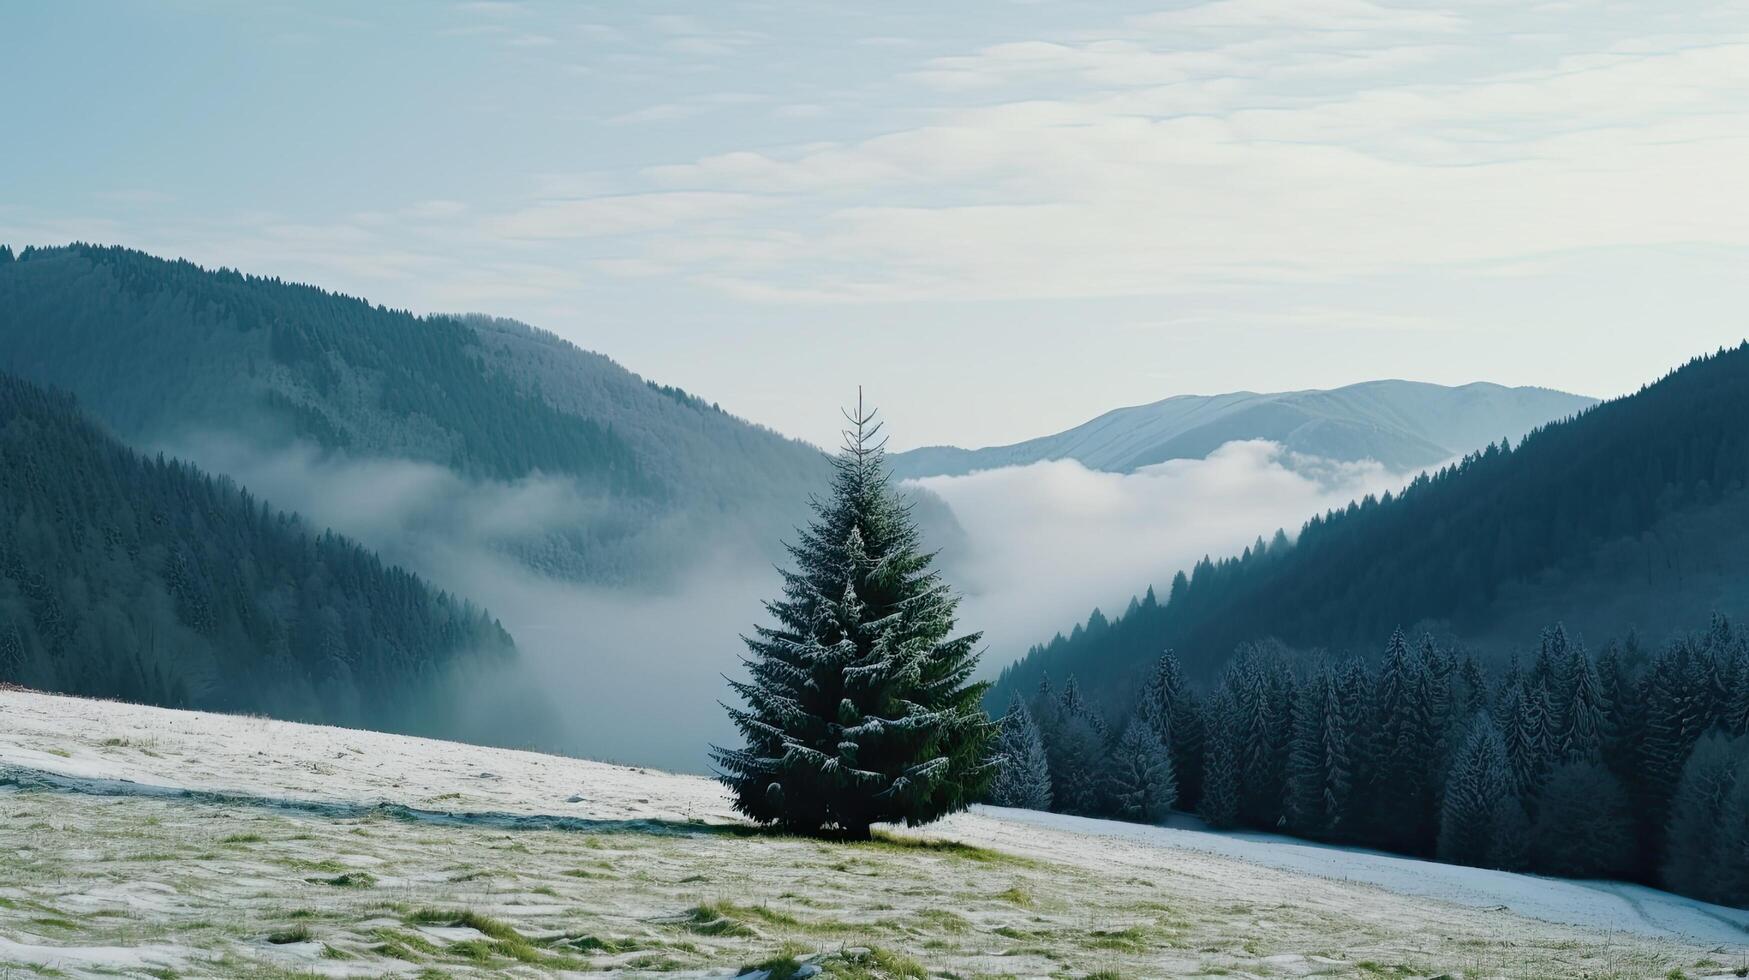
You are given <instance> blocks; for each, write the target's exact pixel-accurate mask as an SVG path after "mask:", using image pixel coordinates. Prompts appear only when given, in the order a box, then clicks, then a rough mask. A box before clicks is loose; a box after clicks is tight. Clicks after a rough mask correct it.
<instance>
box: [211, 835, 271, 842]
mask: <svg viewBox="0 0 1749 980" xmlns="http://www.w3.org/2000/svg"><path fill="white" fill-rule="evenodd" d="M266 841H267V838H265V837H263V836H261V835H260V834H232V835H231V836H229V837H223V838H220V839H219V843H221V844H262V843H265V842H266Z"/></svg>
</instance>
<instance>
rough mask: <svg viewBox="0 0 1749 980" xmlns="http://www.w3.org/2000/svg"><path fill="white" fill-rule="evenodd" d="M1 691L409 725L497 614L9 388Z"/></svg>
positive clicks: (2, 390) (49, 397)
mask: <svg viewBox="0 0 1749 980" xmlns="http://www.w3.org/2000/svg"><path fill="white" fill-rule="evenodd" d="M0 460H4V465H0V681H11V682H18V683H24V684H30V685H33V686H38V687H43V688H49V689H54V690H62V691H73V692H78V693H84V694H99V695H109V696H122V697H129V698H134V699H139V700H146V701H154V702H157V703H161V704H181V705H193V706H200V707H209V708H218V709H223V710H231V711H262V712H270V713H273V714H278V715H281V716H284V717H292V718H307V719H312V720H324V721H331V722H336V723H342V724H370V725H377V726H386V727H391V728H397V727H399V728H405V727H407V726H409V725H413V724H415V719H414V717H413V715H414V713H413V712H412V711H411V709H412V708H413V707H414V706H415V705H421V704H424V703H426V702H425V699H426V698H428V697H430V696H431V695H432V694H433V693H434V690H435V689H436V688H437V687H439V686H441V684H442V682H443V681H444V680H445V678H447V677H448V674H449V671H450V669H451V668H452V667H455V666H457V665H458V664H464V663H465V664H479V665H502V664H504V663H506V662H507V661H508V659H509V658H510V657H512V656H513V655H514V650H513V648H512V646H511V641H510V637H509V636H508V635H507V634H506V633H505V632H504V631H503V629H501V628H500V627H499V626H498V624H497V623H496V622H495V621H494V620H492V619H491V618H490V617H489V616H487V615H486V614H485V613H484V612H483V611H481V610H479V609H477V608H475V607H473V606H472V605H470V604H468V603H467V602H465V601H463V600H460V599H457V598H453V597H451V596H448V595H445V594H443V593H441V592H436V591H434V590H432V589H430V588H429V587H427V586H426V584H425V583H424V582H422V581H421V580H420V579H419V578H417V577H416V576H414V575H412V574H409V573H408V572H405V571H403V570H401V569H399V568H395V567H391V566H385V565H384V564H383V563H382V562H381V561H379V560H378V559H377V557H376V556H375V555H373V554H371V553H370V552H368V551H366V550H365V549H363V548H361V547H359V546H358V545H356V544H354V543H352V542H351V541H348V540H346V539H344V538H340V537H337V536H335V535H332V534H323V535H316V534H313V533H311V531H310V530H309V529H307V528H305V527H304V526H303V525H302V524H301V523H300V522H299V521H298V519H297V518H295V517H292V516H289V515H286V514H283V513H280V512H277V511H274V510H272V509H271V508H269V507H268V506H267V505H266V504H265V503H263V502H261V501H259V500H257V499H256V498H254V497H252V496H250V495H249V494H248V493H247V492H246V491H244V490H242V489H240V488H239V487H237V486H236V485H235V484H233V483H231V482H230V481H228V480H225V479H222V478H214V477H211V476H208V475H206V474H204V473H202V472H201V471H199V470H197V469H195V468H194V467H192V466H189V465H187V464H185V463H181V462H177V461H174V460H165V459H163V458H158V459H147V458H143V457H141V456H140V455H138V454H136V453H134V452H132V451H131V450H129V449H127V448H126V447H124V446H121V445H120V444H118V443H117V442H116V441H115V440H114V439H112V438H110V437H109V436H108V435H106V434H104V433H103V432H102V431H101V430H100V429H99V428H98V426H97V425H96V424H94V423H92V422H91V421H90V420H88V419H87V418H86V417H85V416H84V415H83V414H81V413H80V411H79V410H78V408H77V406H76V405H75V404H74V402H73V400H72V399H71V398H69V397H67V396H64V395H59V394H53V393H49V392H45V391H43V390H42V389H40V388H37V387H35V386H33V385H30V384H27V383H25V382H23V381H20V380H18V379H17V378H14V377H12V376H10V375H6V374H3V373H0Z"/></svg>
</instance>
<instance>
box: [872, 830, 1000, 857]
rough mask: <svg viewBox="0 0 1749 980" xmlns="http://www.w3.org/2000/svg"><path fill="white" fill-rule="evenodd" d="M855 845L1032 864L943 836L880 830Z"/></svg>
mask: <svg viewBox="0 0 1749 980" xmlns="http://www.w3.org/2000/svg"><path fill="white" fill-rule="evenodd" d="M851 846H852V847H872V848H877V849H880V850H887V851H905V852H912V853H915V852H919V851H920V852H923V853H925V854H942V855H946V856H948V857H956V858H960V859H962V860H966V861H976V862H978V863H979V864H1031V863H1033V862H1032V861H1030V860H1029V859H1027V858H1023V857H1018V856H1016V855H1013V854H1004V853H1002V852H1001V851H994V850H991V849H990V848H988V847H979V846H977V845H975V844H964V843H961V842H960V841H957V840H943V839H941V838H939V837H908V836H906V835H903V834H895V833H892V832H891V831H886V830H877V831H875V832H874V834H873V836H871V837H870V838H869V839H868V840H866V841H859V842H857V843H855V844H852V845H851Z"/></svg>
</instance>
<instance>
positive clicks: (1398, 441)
mask: <svg viewBox="0 0 1749 980" xmlns="http://www.w3.org/2000/svg"><path fill="white" fill-rule="evenodd" d="M1594 403H1595V399H1591V398H1585V397H1582V396H1579V395H1569V394H1566V393H1564V392H1559V391H1551V390H1549V389H1547V388H1506V387H1502V386H1500V385H1495V384H1468V385H1463V386H1461V387H1457V388H1447V387H1444V386H1441V385H1433V384H1423V383H1419V382H1413V381H1371V382H1366V383H1364V384H1356V385H1349V386H1348V387H1346V388H1337V389H1334V390H1331V391H1289V392H1279V393H1275V394H1256V393H1254V392H1249V391H1241V392H1234V393H1232V394H1225V395H1180V396H1178V397H1175V398H1168V399H1165V400H1164V401H1158V402H1154V403H1153V404H1151V405H1137V406H1134V407H1131V408H1120V409H1117V410H1115V411H1111V412H1107V413H1105V414H1104V415H1101V416H1099V417H1098V418H1096V419H1093V420H1092V421H1090V422H1087V423H1085V424H1083V425H1078V426H1076V427H1075V428H1073V429H1069V430H1067V431H1065V432H1059V433H1057V434H1055V435H1050V436H1044V437H1041V438H1038V439H1031V440H1028V441H1026V442H1021V443H1016V444H1014V445H1011V446H995V447H991V448H988V449H959V448H955V447H952V446H930V447H926V448H922V449H914V450H911V451H909V452H904V453H896V454H894V456H893V458H892V459H893V472H894V473H895V474H896V475H897V476H899V477H901V478H921V477H927V476H957V475H961V474H964V473H970V472H973V471H975V470H988V469H995V468H998V467H1003V466H1025V465H1027V464H1029V463H1037V462H1041V461H1044V460H1055V459H1073V460H1077V461H1079V462H1080V463H1081V464H1082V465H1084V466H1086V467H1087V468H1089V469H1095V470H1106V471H1110V472H1118V473H1127V472H1130V471H1133V470H1135V469H1137V468H1138V467H1142V466H1148V465H1151V464H1154V463H1162V462H1165V461H1166V460H1170V459H1201V458H1203V457H1205V456H1207V455H1208V454H1209V453H1211V452H1214V451H1215V450H1216V449H1218V448H1219V447H1220V446H1222V445H1224V444H1226V443H1229V442H1234V441H1238V440H1246V439H1267V440H1270V441H1272V442H1279V443H1281V444H1282V445H1284V446H1286V447H1287V448H1288V449H1289V450H1291V451H1292V452H1296V453H1302V454H1305V455H1311V456H1321V457H1324V458H1327V459H1337V460H1361V459H1371V460H1377V461H1378V462H1380V463H1383V464H1385V466H1387V467H1388V468H1390V469H1392V470H1394V471H1399V472H1401V471H1407V470H1412V469H1417V468H1420V467H1425V466H1433V465H1436V464H1439V463H1443V462H1445V461H1447V460H1450V459H1454V458H1456V457H1458V456H1460V455H1462V454H1464V453H1466V452H1469V451H1471V450H1474V449H1480V448H1481V447H1482V446H1485V445H1487V444H1488V443H1490V442H1494V441H1496V440H1499V439H1501V438H1509V439H1517V438H1518V437H1519V436H1521V435H1523V434H1524V433H1526V432H1529V431H1530V430H1531V429H1533V428H1535V427H1537V426H1539V425H1542V424H1543V423H1545V422H1549V421H1551V420H1553V419H1558V418H1562V417H1565V416H1568V415H1571V414H1573V413H1575V412H1578V411H1580V410H1582V409H1584V408H1586V407H1587V406H1589V405H1592V404H1594Z"/></svg>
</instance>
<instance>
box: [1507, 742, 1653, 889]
mask: <svg viewBox="0 0 1749 980" xmlns="http://www.w3.org/2000/svg"><path fill="white" fill-rule="evenodd" d="M1530 856H1531V863H1532V866H1533V867H1535V868H1536V870H1538V871H1542V872H1545V873H1547V874H1555V875H1567V876H1570V877H1575V878H1613V877H1617V876H1620V875H1624V874H1627V873H1628V872H1629V871H1631V870H1632V868H1633V864H1634V823H1633V815H1632V814H1631V813H1629V812H1628V799H1627V794H1626V793H1625V792H1624V791H1623V790H1622V787H1621V783H1620V781H1618V780H1617V779H1616V778H1615V776H1613V775H1612V774H1611V773H1610V771H1609V770H1608V769H1605V768H1604V767H1603V764H1602V763H1601V762H1598V761H1597V760H1596V759H1595V758H1579V759H1575V760H1573V761H1569V762H1566V763H1563V764H1562V765H1560V766H1558V767H1557V768H1556V769H1555V770H1554V771H1553V772H1551V773H1550V774H1549V779H1548V785H1547V786H1546V787H1544V789H1543V794H1542V800H1541V802H1540V803H1539V805H1538V807H1537V817H1536V822H1535V824H1534V825H1533V826H1532V828H1531V847H1530Z"/></svg>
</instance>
